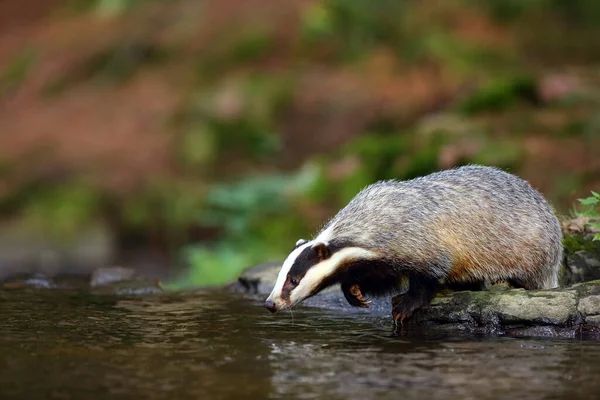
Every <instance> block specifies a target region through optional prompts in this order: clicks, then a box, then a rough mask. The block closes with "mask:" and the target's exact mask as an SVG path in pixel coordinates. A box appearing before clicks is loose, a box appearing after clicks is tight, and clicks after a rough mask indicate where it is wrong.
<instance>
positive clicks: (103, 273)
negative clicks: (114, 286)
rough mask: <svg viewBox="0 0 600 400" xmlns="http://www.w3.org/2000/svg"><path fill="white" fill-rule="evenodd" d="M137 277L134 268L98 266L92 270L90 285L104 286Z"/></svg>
mask: <svg viewBox="0 0 600 400" xmlns="http://www.w3.org/2000/svg"><path fill="white" fill-rule="evenodd" d="M134 277H135V270H134V269H133V268H124V267H105V268H98V269H96V270H94V272H92V276H91V277H90V286H91V287H97V286H104V285H109V284H111V283H115V282H121V281H128V280H131V279H133V278H134Z"/></svg>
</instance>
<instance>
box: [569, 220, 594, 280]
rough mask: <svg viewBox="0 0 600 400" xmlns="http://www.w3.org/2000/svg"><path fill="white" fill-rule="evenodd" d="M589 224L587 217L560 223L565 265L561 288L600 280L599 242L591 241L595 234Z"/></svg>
mask: <svg viewBox="0 0 600 400" xmlns="http://www.w3.org/2000/svg"><path fill="white" fill-rule="evenodd" d="M590 222H592V219H591V218H589V217H577V218H573V219H568V220H564V221H562V227H563V234H564V241H563V242H564V245H565V263H564V268H563V273H562V274H561V276H560V284H561V286H568V285H573V284H576V283H581V282H588V281H591V280H596V279H600V241H594V240H592V239H593V237H594V236H595V235H596V234H597V232H596V229H594V228H593V227H592V226H591V225H590V224H589V223H590Z"/></svg>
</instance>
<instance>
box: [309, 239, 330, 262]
mask: <svg viewBox="0 0 600 400" xmlns="http://www.w3.org/2000/svg"><path fill="white" fill-rule="evenodd" d="M311 248H312V249H313V250H314V251H315V253H317V255H318V256H319V259H320V260H325V259H327V258H329V256H330V255H331V254H330V252H329V247H327V243H326V242H317V243H315V244H313V245H312V246H311Z"/></svg>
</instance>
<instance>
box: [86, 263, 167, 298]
mask: <svg viewBox="0 0 600 400" xmlns="http://www.w3.org/2000/svg"><path fill="white" fill-rule="evenodd" d="M90 287H91V288H92V289H93V290H94V292H101V293H113V294H118V295H142V294H155V293H161V292H162V291H163V289H162V287H161V284H160V281H159V280H158V279H151V278H146V277H142V276H139V275H138V274H137V273H136V271H135V270H134V269H133V268H125V267H106V268H98V269H96V270H95V271H94V272H93V273H92V275H91V277H90Z"/></svg>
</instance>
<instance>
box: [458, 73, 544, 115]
mask: <svg viewBox="0 0 600 400" xmlns="http://www.w3.org/2000/svg"><path fill="white" fill-rule="evenodd" d="M535 98H536V93H535V82H534V80H533V79H532V78H530V77H521V76H517V77H508V78H496V79H494V80H492V81H490V82H489V83H488V84H486V85H484V86H482V87H481V88H479V89H478V90H477V91H475V92H474V93H473V94H471V95H470V96H469V97H468V98H467V99H466V100H465V101H463V103H462V104H461V106H460V107H459V109H460V110H461V111H462V112H464V113H466V114H476V113H479V112H483V111H499V110H504V109H506V108H509V107H511V106H513V105H514V104H515V103H516V102H517V101H518V100H528V101H532V100H535Z"/></svg>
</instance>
